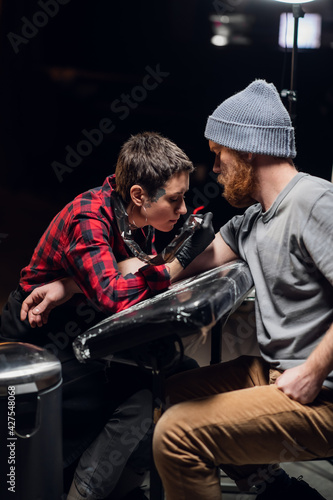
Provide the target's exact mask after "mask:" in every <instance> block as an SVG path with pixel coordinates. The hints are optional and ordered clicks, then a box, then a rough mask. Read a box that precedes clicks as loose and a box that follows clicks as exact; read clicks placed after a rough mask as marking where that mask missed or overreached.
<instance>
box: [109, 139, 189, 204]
mask: <svg viewBox="0 0 333 500" xmlns="http://www.w3.org/2000/svg"><path fill="white" fill-rule="evenodd" d="M193 170H194V167H193V163H192V162H191V161H190V159H189V158H188V156H187V155H186V154H185V153H184V151H182V150H181V149H180V148H179V147H178V146H177V145H176V144H175V143H174V142H172V141H170V140H169V139H167V138H166V137H163V136H162V135H161V134H158V133H156V132H143V133H140V134H136V135H133V136H131V137H130V139H128V140H127V141H126V142H125V143H124V144H123V146H122V148H121V150H120V153H119V156H118V160H117V165H116V190H117V192H118V193H119V194H120V196H121V197H122V198H123V200H124V201H125V202H126V203H129V202H130V201H131V199H130V189H131V187H132V186H133V185H134V184H138V185H140V186H141V187H142V188H143V189H145V190H146V191H147V193H148V196H149V198H153V197H154V196H155V195H156V193H157V190H158V189H159V188H160V187H162V186H163V185H164V184H165V183H166V182H167V181H168V180H169V179H170V178H171V177H172V176H173V175H174V174H177V173H181V172H188V173H191V172H193Z"/></svg>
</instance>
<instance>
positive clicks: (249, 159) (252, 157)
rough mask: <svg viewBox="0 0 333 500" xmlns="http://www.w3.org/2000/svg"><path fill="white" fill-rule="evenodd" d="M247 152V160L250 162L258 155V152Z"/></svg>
mask: <svg viewBox="0 0 333 500" xmlns="http://www.w3.org/2000/svg"><path fill="white" fill-rule="evenodd" d="M246 154H247V160H248V161H249V162H251V161H253V160H254V159H255V157H256V154H255V153H246Z"/></svg>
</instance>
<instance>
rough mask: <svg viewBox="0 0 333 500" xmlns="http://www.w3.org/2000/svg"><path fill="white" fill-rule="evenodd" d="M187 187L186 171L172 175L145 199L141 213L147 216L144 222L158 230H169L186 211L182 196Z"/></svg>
mask: <svg viewBox="0 0 333 500" xmlns="http://www.w3.org/2000/svg"><path fill="white" fill-rule="evenodd" d="M188 189H189V174H188V172H181V173H179V174H175V175H173V176H172V177H171V178H170V179H169V180H168V182H166V183H165V184H164V186H163V187H161V188H160V189H158V191H157V193H156V195H155V196H154V197H153V198H147V199H146V200H145V202H144V204H143V206H142V208H141V215H142V216H143V217H146V218H147V220H146V224H149V225H150V226H153V227H154V228H155V229H158V230H159V231H163V232H167V231H171V229H173V227H174V225H175V224H176V223H177V221H178V219H179V217H180V216H181V215H184V214H186V212H187V208H186V205H185V201H184V198H185V193H186V191H188ZM146 224H145V225H146Z"/></svg>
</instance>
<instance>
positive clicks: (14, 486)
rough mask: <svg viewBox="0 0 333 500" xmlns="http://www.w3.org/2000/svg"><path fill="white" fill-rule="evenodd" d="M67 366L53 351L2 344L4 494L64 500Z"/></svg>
mask: <svg viewBox="0 0 333 500" xmlns="http://www.w3.org/2000/svg"><path fill="white" fill-rule="evenodd" d="M61 386H62V377H61V364H60V361H59V360H58V359H57V358H56V357H55V356H54V355H53V354H51V353H50V352H49V351H47V350H45V349H42V348H40V347H37V346H34V345H31V344H26V343H20V342H5V343H0V498H1V499H2V500H7V499H13V500H62V499H63V498H65V496H64V495H63V464H62V435H61Z"/></svg>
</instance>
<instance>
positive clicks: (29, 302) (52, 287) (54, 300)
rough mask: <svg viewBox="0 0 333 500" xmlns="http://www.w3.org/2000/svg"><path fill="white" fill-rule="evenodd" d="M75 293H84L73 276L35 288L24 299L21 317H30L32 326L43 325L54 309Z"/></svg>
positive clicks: (22, 319) (23, 318) (22, 318)
mask: <svg viewBox="0 0 333 500" xmlns="http://www.w3.org/2000/svg"><path fill="white" fill-rule="evenodd" d="M75 293H82V291H81V289H80V288H79V287H78V285H77V284H76V283H75V281H74V280H73V279H72V278H63V279H61V280H57V281H52V282H51V283H47V284H46V285H42V286H40V287H38V288H35V289H34V290H33V291H32V292H31V293H30V295H28V297H27V298H26V299H25V300H24V301H23V303H22V307H21V313H20V318H21V321H24V320H25V319H26V318H28V321H29V323H30V326H31V327H32V328H35V327H36V326H43V325H45V324H46V323H47V320H48V317H49V314H50V312H51V311H52V309H54V308H55V307H57V306H59V305H61V304H63V303H64V302H67V300H69V299H71V298H72V297H73V295H74V294H75Z"/></svg>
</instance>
